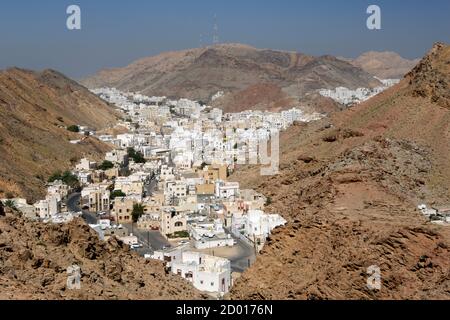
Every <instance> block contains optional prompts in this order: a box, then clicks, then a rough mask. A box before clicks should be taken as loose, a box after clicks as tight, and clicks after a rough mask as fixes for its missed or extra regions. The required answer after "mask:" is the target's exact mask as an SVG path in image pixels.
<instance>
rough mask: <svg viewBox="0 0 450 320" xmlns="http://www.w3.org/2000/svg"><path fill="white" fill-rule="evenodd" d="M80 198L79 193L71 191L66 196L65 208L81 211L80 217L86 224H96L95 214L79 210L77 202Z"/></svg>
mask: <svg viewBox="0 0 450 320" xmlns="http://www.w3.org/2000/svg"><path fill="white" fill-rule="evenodd" d="M80 199H81V193H72V194H71V195H69V196H68V197H67V201H66V204H67V210H69V211H73V212H79V211H82V213H83V214H82V215H81V216H82V218H83V219H84V221H86V223H88V224H96V223H97V216H96V215H95V214H94V213H91V212H89V211H87V210H80V206H79V202H80Z"/></svg>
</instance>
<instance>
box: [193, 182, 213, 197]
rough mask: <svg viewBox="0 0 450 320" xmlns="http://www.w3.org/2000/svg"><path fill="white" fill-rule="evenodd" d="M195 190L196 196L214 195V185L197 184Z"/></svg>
mask: <svg viewBox="0 0 450 320" xmlns="http://www.w3.org/2000/svg"><path fill="white" fill-rule="evenodd" d="M195 188H196V193H197V195H214V194H215V193H216V186H215V185H214V184H206V183H205V184H198V185H197V186H196V187H195Z"/></svg>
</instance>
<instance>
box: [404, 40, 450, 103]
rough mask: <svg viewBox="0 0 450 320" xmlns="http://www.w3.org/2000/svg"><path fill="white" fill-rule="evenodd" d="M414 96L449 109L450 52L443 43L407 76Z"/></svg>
mask: <svg viewBox="0 0 450 320" xmlns="http://www.w3.org/2000/svg"><path fill="white" fill-rule="evenodd" d="M407 79H408V80H409V83H410V86H411V90H412V93H413V95H414V96H420V97H427V98H429V99H431V101H432V102H435V103H437V104H439V105H440V106H442V107H446V108H450V50H449V49H448V46H446V45H445V44H444V43H436V44H435V45H434V46H433V49H432V50H431V51H430V52H429V54H428V55H426V56H425V57H424V58H423V59H422V60H421V61H420V63H419V64H418V65H417V66H416V67H415V68H414V69H413V70H412V71H411V72H410V73H408V75H407Z"/></svg>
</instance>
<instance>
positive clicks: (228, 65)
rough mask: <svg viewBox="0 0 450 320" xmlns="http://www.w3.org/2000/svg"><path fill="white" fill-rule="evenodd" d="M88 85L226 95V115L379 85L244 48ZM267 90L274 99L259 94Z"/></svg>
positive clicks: (297, 56) (332, 64)
mask: <svg viewBox="0 0 450 320" xmlns="http://www.w3.org/2000/svg"><path fill="white" fill-rule="evenodd" d="M82 83H83V84H85V85H86V86H88V87H90V88H94V87H101V86H109V87H116V88H118V89H121V90H131V91H141V92H142V93H144V94H147V95H164V96H169V97H181V98H183V97H184V98H191V99H194V100H201V101H204V102H209V101H210V99H211V97H212V96H213V95H214V94H216V93H217V92H219V91H223V92H224V93H225V94H226V96H225V97H224V100H222V101H217V106H219V107H221V108H223V109H224V110H225V111H241V110H245V109H250V108H258V109H275V110H276V109H279V108H289V107H292V106H293V105H294V106H295V105H296V104H298V100H299V98H300V97H301V98H303V97H304V96H305V95H308V94H312V93H314V92H315V91H316V90H317V89H322V88H328V89H334V88H335V87H337V86H345V87H349V88H352V89H356V88H358V87H361V86H363V87H373V86H376V85H379V82H378V81H377V80H376V79H374V78H373V76H371V75H369V74H368V73H366V72H365V71H363V70H362V69H360V68H358V67H355V66H353V65H351V64H349V63H347V62H345V61H342V60H338V59H336V58H334V57H331V56H323V57H312V56H308V55H304V54H301V53H296V52H284V51H275V50H263V49H256V48H253V47H249V46H246V45H241V44H223V45H217V46H212V47H206V48H200V49H191V50H185V51H179V52H169V53H163V54H161V55H158V56H155V57H149V58H144V59H141V60H139V61H136V62H134V63H132V64H130V65H129V66H127V67H124V68H118V69H112V70H104V71H100V72H99V73H97V74H96V75H94V76H92V77H90V78H88V79H85V80H83V81H82ZM267 85H269V86H270V91H269V94H265V92H264V91H261V90H259V89H261V88H264V86H267ZM255 92H256V93H259V94H261V95H262V97H260V98H258V99H256V102H257V103H255V102H254V100H255V99H253V98H252V94H254V93H255ZM271 93H275V94H271Z"/></svg>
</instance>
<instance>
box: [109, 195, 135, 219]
mask: <svg viewBox="0 0 450 320" xmlns="http://www.w3.org/2000/svg"><path fill="white" fill-rule="evenodd" d="M135 203H136V202H135V200H134V199H132V198H127V197H118V198H116V199H114V205H113V210H112V216H113V217H114V219H115V220H116V222H117V223H132V222H133V216H132V213H133V206H134V204H135Z"/></svg>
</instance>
